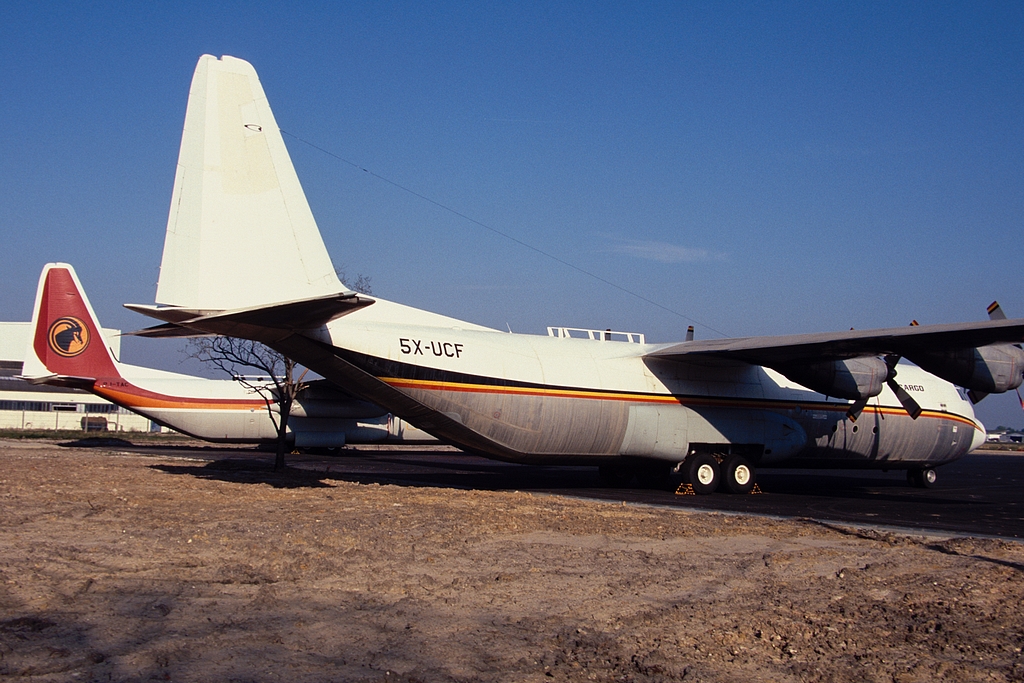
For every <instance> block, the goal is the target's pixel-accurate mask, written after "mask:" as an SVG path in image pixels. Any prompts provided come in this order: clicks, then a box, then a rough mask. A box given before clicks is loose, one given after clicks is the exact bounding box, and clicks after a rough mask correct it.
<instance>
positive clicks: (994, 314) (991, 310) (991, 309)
mask: <svg viewBox="0 0 1024 683" xmlns="http://www.w3.org/2000/svg"><path fill="white" fill-rule="evenodd" d="M988 319H989V320H1006V314H1005V313H1003V309H1002V307H1001V306H1000V305H999V302H998V301H993V302H992V303H990V304H989V305H988Z"/></svg>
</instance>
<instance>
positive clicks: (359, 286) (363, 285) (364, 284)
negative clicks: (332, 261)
mask: <svg viewBox="0 0 1024 683" xmlns="http://www.w3.org/2000/svg"><path fill="white" fill-rule="evenodd" d="M334 272H335V274H337V276H338V279H339V280H341V281H342V283H343V284H344V285H345V286H346V287H348V288H350V289H351V290H352V291H354V292H359V293H360V294H373V286H372V284H371V282H370V280H371V278H370V276H369V275H363V274H362V273H357V274H356V279H355V282H353V283H352V284H349V283H348V277H347V275H346V273H345V266H341V267H339V268H335V269H334Z"/></svg>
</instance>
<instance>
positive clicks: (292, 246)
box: [156, 55, 347, 310]
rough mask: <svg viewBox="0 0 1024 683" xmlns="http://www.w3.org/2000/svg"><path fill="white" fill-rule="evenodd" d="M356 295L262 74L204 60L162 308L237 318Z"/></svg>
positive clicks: (166, 259)
mask: <svg viewBox="0 0 1024 683" xmlns="http://www.w3.org/2000/svg"><path fill="white" fill-rule="evenodd" d="M346 291H347V290H346V288H345V286H344V285H343V284H342V283H341V282H340V281H339V279H338V276H337V274H336V273H335V271H334V266H333V264H332V263H331V258H330V256H329V255H328V253H327V249H326V247H325V246H324V242H323V238H322V237H321V236H320V231H319V229H318V228H317V225H316V221H315V220H314V218H313V213H312V211H311V210H310V208H309V204H308V203H307V201H306V196H305V194H304V193H303V191H302V186H301V185H300V183H299V178H298V175H297V174H296V173H295V168H294V167H293V166H292V162H291V158H290V157H289V155H288V150H287V148H286V147H285V144H284V139H283V138H282V137H281V131H280V130H279V129H278V127H277V122H276V121H275V119H274V114H273V113H272V112H271V110H270V105H269V103H268V102H267V97H266V95H265V94H264V92H263V86H262V85H261V84H260V80H259V76H257V74H256V70H255V69H253V67H252V65H251V64H249V63H248V62H246V61H244V60H241V59H237V58H235V57H229V56H227V55H225V56H224V57H222V58H221V59H217V58H216V57H213V56H211V55H203V56H202V57H200V59H199V63H198V64H197V65H196V70H195V74H194V75H193V77H192V85H191V88H190V90H189V98H188V108H187V110H186V113H185V126H184V131H183V133H182V137H181V149H180V151H179V155H178V167H177V171H176V173H175V178H174V190H173V193H172V195H171V209H170V214H169V216H168V219H167V233H166V237H165V240H164V252H163V260H162V262H161V264H160V279H159V282H158V284H157V291H156V301H157V303H158V304H165V305H171V306H179V307H184V308H190V309H204V310H230V309H239V308H248V307H254V306H262V305H265V304H272V303H279V302H283V301H295V300H300V299H309V298H315V297H321V296H327V295H331V294H337V293H340V292H346Z"/></svg>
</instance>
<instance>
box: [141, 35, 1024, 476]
mask: <svg viewBox="0 0 1024 683" xmlns="http://www.w3.org/2000/svg"><path fill="white" fill-rule="evenodd" d="M253 263H261V264H273V268H272V269H271V271H270V272H272V273H273V275H272V276H268V273H267V270H265V269H256V268H253V267H252V265H251V264H253ZM126 306H128V308H130V309H132V310H135V311H138V312H140V313H144V314H146V315H149V316H152V317H155V318H157V319H159V320H163V321H165V323H166V324H164V325H160V326H157V327H154V328H150V329H149V330H148V331H147V332H146V334H149V335H151V336H161V335H178V334H181V333H182V332H188V331H193V332H197V333H215V334H224V335H231V336H237V337H245V338H249V339H255V340H258V341H261V342H263V343H266V344H268V345H270V346H271V347H273V348H275V349H277V350H278V351H279V352H281V353H283V354H285V355H288V356H290V357H291V358H293V359H295V360H296V361H297V362H299V363H301V364H303V365H305V366H307V367H309V368H310V369H312V370H314V371H315V372H317V373H319V374H321V375H322V376H324V377H326V378H327V379H329V380H331V381H333V382H335V383H337V384H338V385H340V386H343V387H345V388H346V389H347V390H348V391H350V392H352V393H353V394H355V395H357V396H359V397H360V398H363V399H365V400H367V401H370V402H373V403H376V404H378V405H380V406H383V407H384V408H386V409H387V410H388V411H391V412H393V413H394V414H396V415H399V416H401V417H402V418H403V419H405V420H407V421H409V422H410V423H411V424H414V425H416V426H417V427H419V428H421V429H424V430H426V431H428V432H430V433H432V434H434V435H435V436H437V437H439V438H440V439H442V440H444V441H447V442H450V443H452V444H454V445H456V446H459V447H461V448H463V449H465V450H466V451H468V452H471V453H476V454H479V455H482V456H485V457H488V458H494V459H498V460H505V461H512V462H520V463H544V464H594V465H598V466H599V467H600V468H601V473H602V475H603V476H605V477H607V478H609V479H612V480H619V481H625V480H627V479H628V478H630V477H632V475H633V474H637V475H641V476H642V478H644V479H647V478H650V477H651V476H660V475H664V476H665V477H666V478H667V477H668V474H669V472H670V470H674V471H676V472H679V473H682V474H683V475H684V476H685V477H687V478H688V479H689V482H690V483H691V484H692V486H693V488H694V490H695V491H696V492H697V493H710V492H712V491H714V490H716V489H717V488H718V487H719V485H720V484H723V483H724V485H725V487H726V488H728V489H729V490H730V491H733V492H744V491H749V490H751V488H752V487H753V485H754V478H755V468H756V467H758V466H763V465H794V466H797V465H798V466H801V467H842V468H872V469H906V470H907V471H908V475H909V477H910V479H911V481H913V482H914V483H916V484H918V485H921V486H928V485H931V484H932V483H933V482H934V481H935V469H934V468H935V467H937V466H939V465H942V464H944V463H948V462H951V461H953V460H956V459H957V458H960V457H961V456H963V455H964V454H966V453H968V452H969V451H970V450H972V449H973V448H976V447H977V446H979V445H980V444H981V443H983V442H984V439H985V430H984V427H983V426H982V424H981V423H980V422H979V421H978V420H977V419H976V418H975V416H974V411H973V408H972V405H971V401H970V400H969V399H968V397H967V393H968V392H970V393H971V395H972V397H973V398H974V400H980V398H981V397H983V396H984V395H985V394H987V393H997V392H1004V391H1008V390H1011V389H1014V388H1016V387H1018V386H1019V385H1020V384H1021V381H1022V378H1024V351H1021V349H1020V348H1019V347H1017V346H1015V345H1014V344H1015V343H1017V342H1020V341H1021V339H1022V338H1024V319H1016V320H989V321H984V322H978V323H965V324H951V325H924V326H917V327H906V328H894V329H881V330H863V331H852V330H851V331H849V332H838V333H834V334H832V333H825V334H808V335H793V336H785V337H750V338H739V339H718V340H709V341H685V342H681V343H669V344H647V343H631V342H623V341H613V340H610V339H607V338H606V335H596V338H592V339H579V338H568V337H567V336H566V335H562V334H549V336H541V335H527V334H512V333H507V332H502V331H498V330H494V329H490V328H486V327H482V326H480V325H475V324H473V323H468V322H463V321H461V320H456V319H454V318H449V317H446V316H443V315H437V314H434V313H430V312H428V311H423V310H418V309H415V308H411V307H408V306H403V305H401V304H397V303H392V302H390V301H385V300H383V299H380V298H378V297H374V296H368V295H364V294H358V293H356V292H354V291H351V290H349V289H348V288H346V287H345V285H343V284H342V283H341V282H340V281H339V279H338V277H337V276H336V275H335V270H334V266H333V265H332V263H331V259H330V257H329V256H328V254H327V250H326V248H325V246H324V243H323V240H322V238H321V236H320V232H319V230H318V228H317V225H316V222H315V221H314V219H313V215H312V213H311V211H310V208H309V205H308V204H307V202H306V198H305V195H304V193H303V191H302V187H301V186H300V184H299V180H298V177H297V176H296V173H295V170H294V168H293V166H292V163H291V159H290V157H289V155H288V151H287V149H286V148H285V145H284V140H283V139H282V136H281V133H280V130H279V129H278V126H277V123H276V122H275V120H274V115H273V113H272V112H271V110H270V106H269V104H268V102H267V98H266V96H265V94H264V92H263V87H262V86H261V84H260V81H259V78H258V76H257V75H256V71H255V70H254V69H253V67H252V66H251V65H250V64H249V63H248V62H245V61H243V60H240V59H236V58H234V57H228V56H224V57H223V58H221V59H219V60H218V59H217V58H215V57H212V56H210V55H204V56H203V57H201V58H200V60H199V64H198V66H197V67H196V71H195V74H194V76H193V79H192V85H191V89H190V92H189V100H188V108H187V112H186V115H185V126H184V133H183V135H182V141H181V150H180V154H179V158H178V166H177V173H176V175H175V182H174V190H173V193H172V196H171V209H170V215H169V218H168V223H167V233H166V238H165V242H164V252H163V260H162V263H161V267H160V279H159V282H158V285H157V292H156V305H138V304H126ZM181 328H184V329H181ZM591 336H594V335H591ZM901 358H906V359H907V360H909V361H912V362H913V363H914V364H915V365H916V367H915V365H909V364H906V363H899V364H898V361H899V360H900V359H901ZM958 387H963V388H964V389H965V390H967V391H963V390H961V389H959V388H958ZM858 418H859V419H858Z"/></svg>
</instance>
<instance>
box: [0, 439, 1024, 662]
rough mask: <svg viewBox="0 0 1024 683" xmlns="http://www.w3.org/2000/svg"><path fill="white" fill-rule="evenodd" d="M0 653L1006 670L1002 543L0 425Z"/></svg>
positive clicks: (1018, 604)
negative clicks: (119, 443) (439, 482)
mask: <svg viewBox="0 0 1024 683" xmlns="http://www.w3.org/2000/svg"><path fill="white" fill-rule="evenodd" d="M0 457H2V462H3V471H2V472H0V585H2V590H0V677H5V678H6V677H10V678H13V677H19V680H31V681H108V680H113V681H147V680H172V681H430V682H433V681H549V680H556V681H558V680H565V681H677V680H685V681H737V682H739V681H743V682H747V681H753V680H768V681H853V680H858V681H859V680H864V681H887V682H889V681H899V682H904V681H933V680H937V679H940V678H941V679H943V680H947V681H1009V680H1024V659H1022V655H1021V648H1022V646H1024V610H1022V599H1024V546H1022V545H1020V544H1017V543H1011V542H1005V541H999V540H992V539H970V538H946V537H940V536H917V535H905V534H899V533H891V532H885V531H872V530H867V531H865V530H863V529H860V530H858V529H849V528H840V527H828V526H824V525H821V524H817V523H814V522H811V521H776V520H770V519H761V518H754V517H742V516H728V515H721V514H713V513H696V512H685V511H678V510H666V509H657V508H650V507H639V506H634V505H623V504H611V503H607V502H587V501H580V500H573V499H567V498H561V497H553V496H532V495H530V494H526V493H518V492H478V491H464V490H453V489H443V488H411V487H398V486H381V485H372V484H371V485H365V484H357V483H352V482H348V481H342V480H337V479H331V478H329V476H325V475H320V474H316V473H313V472H303V471H290V472H286V473H284V474H281V475H274V474H273V473H271V472H270V471H268V470H265V469H261V468H260V467H256V466H238V465H237V464H235V465H234V466H232V464H231V463H223V462H222V463H207V462H203V461H187V460H181V459H174V460H171V459H163V458H155V457H144V456H138V455H130V454H118V453H116V452H114V451H109V450H103V449H79V448H58V447H55V446H53V445H46V444H38V443H32V442H15V441H2V442H0Z"/></svg>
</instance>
